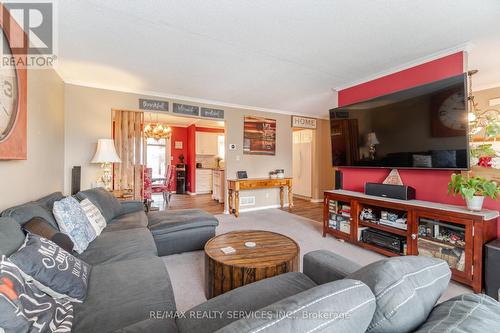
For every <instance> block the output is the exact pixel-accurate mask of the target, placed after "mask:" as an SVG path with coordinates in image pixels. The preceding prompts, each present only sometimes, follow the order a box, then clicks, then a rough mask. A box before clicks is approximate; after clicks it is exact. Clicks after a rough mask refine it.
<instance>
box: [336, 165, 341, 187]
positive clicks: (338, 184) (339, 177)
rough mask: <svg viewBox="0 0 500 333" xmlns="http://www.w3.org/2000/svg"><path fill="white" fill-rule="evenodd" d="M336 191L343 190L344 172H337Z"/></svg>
mask: <svg viewBox="0 0 500 333" xmlns="http://www.w3.org/2000/svg"><path fill="white" fill-rule="evenodd" d="M335 189H336V190H341V189H342V171H340V170H335Z"/></svg>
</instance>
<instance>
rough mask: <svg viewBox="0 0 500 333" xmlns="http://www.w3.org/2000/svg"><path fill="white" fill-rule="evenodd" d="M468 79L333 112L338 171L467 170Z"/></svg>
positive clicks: (452, 79)
mask: <svg viewBox="0 0 500 333" xmlns="http://www.w3.org/2000/svg"><path fill="white" fill-rule="evenodd" d="M467 104H468V103H467V76H466V74H465V73H464V74H462V75H458V76H454V77H450V78H447V79H444V80H440V81H435V82H432V83H429V84H425V85H421V86H418V87H414V88H411V89H406V90H402V91H398V92H395V93H391V94H388V95H384V96H380V97H377V98H373V99H371V100H367V101H363V102H359V103H355V104H351V105H347V106H342V107H339V108H336V109H332V110H330V129H331V144H332V146H331V148H332V162H333V166H336V167H356V168H363V167H370V168H398V169H399V168H401V169H404V168H415V169H443V170H467V169H468V168H469V167H468V166H469V158H468V156H469V154H468V150H469V142H468V135H467V132H468V117H467V115H468V112H467Z"/></svg>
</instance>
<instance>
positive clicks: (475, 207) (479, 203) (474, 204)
mask: <svg viewBox="0 0 500 333" xmlns="http://www.w3.org/2000/svg"><path fill="white" fill-rule="evenodd" d="M483 201H484V196H481V195H475V196H473V197H472V199H468V198H465V202H466V203H467V209H469V210H472V211H474V212H479V211H480V210H481V209H483Z"/></svg>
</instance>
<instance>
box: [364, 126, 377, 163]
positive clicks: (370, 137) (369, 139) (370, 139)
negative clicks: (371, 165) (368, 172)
mask: <svg viewBox="0 0 500 333" xmlns="http://www.w3.org/2000/svg"><path fill="white" fill-rule="evenodd" d="M379 143H380V142H379V141H378V139H377V134H375V132H370V133H368V134H367V135H366V144H367V145H368V152H369V153H370V159H371V160H374V159H375V153H376V149H375V145H378V144H379Z"/></svg>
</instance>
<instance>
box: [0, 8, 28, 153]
mask: <svg viewBox="0 0 500 333" xmlns="http://www.w3.org/2000/svg"><path fill="white" fill-rule="evenodd" d="M0 12H1V15H0V27H1V29H2V31H1V34H0V38H1V39H2V41H1V43H2V44H1V50H0V159H2V160H14V159H17V160H25V159H26V158H27V124H26V123H27V114H26V106H27V105H26V100H27V70H26V69H25V68H19V67H17V66H15V65H14V66H10V65H9V66H5V65H3V64H4V63H5V61H6V60H8V59H14V60H15V61H14V63H19V62H20V61H21V60H24V63H25V59H26V47H18V46H20V45H27V38H26V34H25V33H24V31H23V30H22V29H21V27H20V26H19V25H18V24H17V23H16V22H15V21H14V20H13V19H12V18H11V16H10V15H9V13H8V12H7V11H6V9H5V8H4V7H3V6H2V5H0ZM12 45H16V48H13V47H12Z"/></svg>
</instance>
